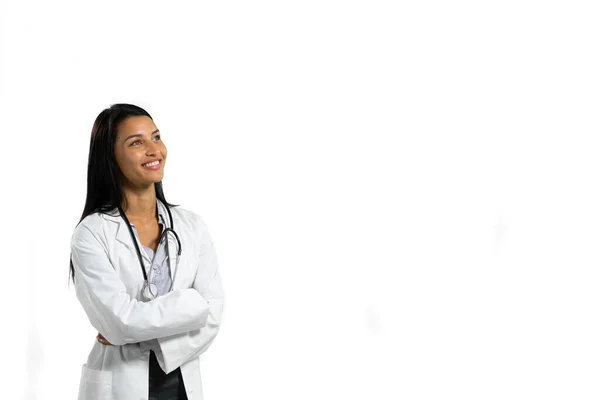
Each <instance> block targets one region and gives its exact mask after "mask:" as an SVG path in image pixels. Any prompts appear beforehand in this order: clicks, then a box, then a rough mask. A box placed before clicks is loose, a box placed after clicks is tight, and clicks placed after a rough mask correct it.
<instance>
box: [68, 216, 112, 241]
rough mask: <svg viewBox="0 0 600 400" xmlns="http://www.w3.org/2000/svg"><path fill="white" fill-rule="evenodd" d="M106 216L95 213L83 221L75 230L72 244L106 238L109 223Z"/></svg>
mask: <svg viewBox="0 0 600 400" xmlns="http://www.w3.org/2000/svg"><path fill="white" fill-rule="evenodd" d="M106 216H107V215H106V214H104V213H101V212H95V213H92V214H89V215H88V216H86V217H85V218H84V219H82V220H81V222H79V223H78V224H77V226H76V227H75V229H74V230H73V235H72V237H71V243H73V242H81V241H88V240H93V239H96V240H100V239H101V238H102V237H103V236H104V232H105V226H106V223H107V218H106Z"/></svg>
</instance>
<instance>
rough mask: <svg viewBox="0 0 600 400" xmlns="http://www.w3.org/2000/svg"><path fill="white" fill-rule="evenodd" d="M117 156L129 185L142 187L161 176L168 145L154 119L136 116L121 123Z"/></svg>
mask: <svg viewBox="0 0 600 400" xmlns="http://www.w3.org/2000/svg"><path fill="white" fill-rule="evenodd" d="M115 158H116V160H117V164H118V165H119V168H120V169H121V173H122V174H123V185H124V186H126V187H129V188H138V189H143V188H147V187H148V186H150V185H152V184H154V183H156V182H160V181H161V180H162V178H163V174H164V166H165V161H166V159H167V148H166V147H165V145H164V143H163V142H162V141H161V139H160V132H159V131H158V129H157V128H156V125H154V122H153V121H152V119H150V118H148V117H146V116H135V117H129V118H127V119H125V120H123V121H122V122H121V123H120V124H119V127H118V129H117V138H116V140H115Z"/></svg>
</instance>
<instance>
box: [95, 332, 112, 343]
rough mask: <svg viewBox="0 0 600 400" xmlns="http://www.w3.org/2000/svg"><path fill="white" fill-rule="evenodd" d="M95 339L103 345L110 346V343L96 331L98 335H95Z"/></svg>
mask: <svg viewBox="0 0 600 400" xmlns="http://www.w3.org/2000/svg"><path fill="white" fill-rule="evenodd" d="M96 340H97V341H98V342H100V344H103V345H105V346H112V344H111V343H110V342H109V341H108V340H106V338H105V337H104V336H102V334H100V333H98V336H96Z"/></svg>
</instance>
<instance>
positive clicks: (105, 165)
mask: <svg viewBox="0 0 600 400" xmlns="http://www.w3.org/2000/svg"><path fill="white" fill-rule="evenodd" d="M136 116H146V117H148V118H150V119H152V117H151V116H150V114H148V112H147V111H146V110H144V109H143V108H141V107H138V106H135V105H133V104H113V105H111V106H110V107H109V108H107V109H105V110H103V111H102V112H101V113H100V114H98V117H96V121H94V126H93V127H92V137H91V139H90V154H89V158H88V173H87V196H86V199H85V206H84V207H83V213H82V214H81V219H80V220H79V222H81V221H83V219H84V218H85V217H87V216H88V215H90V214H93V213H95V212H101V213H107V212H109V211H111V210H113V209H115V208H117V207H119V206H121V203H122V202H123V201H125V200H126V199H125V197H124V195H123V187H122V186H121V178H122V174H121V170H120V169H119V165H118V164H117V160H116V159H115V140H116V138H117V129H118V128H119V124H120V123H121V122H123V121H124V120H125V119H127V118H129V117H136ZM154 187H155V189H156V197H157V198H158V199H159V200H161V201H162V202H163V203H165V204H167V206H174V205H173V204H169V203H167V201H166V200H165V194H164V192H163V188H162V182H157V183H155V184H154ZM70 264H71V278H72V279H73V282H75V269H74V268H73V260H71V261H70Z"/></svg>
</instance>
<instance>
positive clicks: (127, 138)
mask: <svg viewBox="0 0 600 400" xmlns="http://www.w3.org/2000/svg"><path fill="white" fill-rule="evenodd" d="M158 132H159V130H158V129H157V130H155V131H154V132H152V133H151V134H150V135H154V134H155V133H158ZM139 136H142V134H141V133H135V134H133V135H129V136H127V137H126V138H125V139H124V140H123V141H124V142H126V141H128V140H129V139H131V138H133V137H139Z"/></svg>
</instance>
